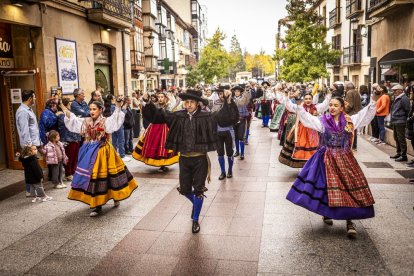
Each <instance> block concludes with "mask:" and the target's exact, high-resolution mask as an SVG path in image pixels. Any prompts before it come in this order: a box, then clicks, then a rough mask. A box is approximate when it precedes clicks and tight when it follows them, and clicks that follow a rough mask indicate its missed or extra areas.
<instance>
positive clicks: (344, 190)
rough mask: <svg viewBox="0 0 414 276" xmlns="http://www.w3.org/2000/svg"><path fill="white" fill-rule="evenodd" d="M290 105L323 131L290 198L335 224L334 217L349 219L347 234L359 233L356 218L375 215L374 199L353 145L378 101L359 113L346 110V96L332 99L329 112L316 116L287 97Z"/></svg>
mask: <svg viewBox="0 0 414 276" xmlns="http://www.w3.org/2000/svg"><path fill="white" fill-rule="evenodd" d="M285 103H286V108H287V109H292V108H295V109H296V112H297V114H298V116H299V119H300V121H301V123H302V124H303V125H304V126H305V127H308V128H311V129H314V130H316V131H318V132H320V133H321V138H320V142H319V150H318V151H317V152H316V153H315V154H314V155H313V156H312V157H311V158H310V159H309V160H308V162H307V163H306V164H305V166H304V167H303V169H302V170H301V172H300V173H299V175H298V177H297V179H296V180H295V182H294V183H293V186H292V188H291V189H290V191H289V193H288V194H287V197H286V198H287V199H288V200H289V201H291V202H293V203H294V204H296V205H299V206H302V207H304V208H306V209H308V210H309V211H312V212H314V213H317V214H319V215H321V216H323V221H324V222H325V223H326V224H328V225H332V224H333V221H332V219H336V220H346V222H347V224H346V225H347V234H348V236H349V237H355V236H356V229H355V225H354V224H353V223H352V220H353V219H366V218H372V217H374V215H375V214H374V206H373V204H374V199H373V197H372V194H371V191H370V189H369V186H368V182H367V180H366V178H365V176H364V174H363V172H362V170H361V168H360V167H359V165H358V162H357V160H356V159H355V157H354V155H353V153H352V149H351V145H352V141H353V138H354V137H353V133H354V129H357V128H360V127H364V126H366V125H368V124H369V123H370V122H371V120H372V119H373V118H374V116H375V110H376V103H375V102H374V101H372V100H371V102H370V104H369V105H368V106H367V107H365V108H364V109H363V110H361V111H360V112H359V113H357V114H355V115H353V116H348V115H346V114H345V113H344V107H345V103H344V100H343V99H342V98H332V99H331V100H330V102H329V114H327V115H323V116H321V117H319V118H318V117H316V116H312V115H311V114H310V113H309V112H306V110H304V109H303V107H301V106H293V105H292V104H291V103H290V101H287V100H285Z"/></svg>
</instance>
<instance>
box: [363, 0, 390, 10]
mask: <svg viewBox="0 0 414 276" xmlns="http://www.w3.org/2000/svg"><path fill="white" fill-rule="evenodd" d="M389 1H390V0H369V1H368V12H371V11H373V10H376V9H378V8H380V7H381V6H383V5H384V4H387V3H388V2H389Z"/></svg>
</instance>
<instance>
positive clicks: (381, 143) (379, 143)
mask: <svg viewBox="0 0 414 276" xmlns="http://www.w3.org/2000/svg"><path fill="white" fill-rule="evenodd" d="M386 144H387V143H385V142H383V141H379V142H377V145H378V146H382V145H386Z"/></svg>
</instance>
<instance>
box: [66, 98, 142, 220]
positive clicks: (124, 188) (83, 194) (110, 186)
mask: <svg viewBox="0 0 414 276" xmlns="http://www.w3.org/2000/svg"><path fill="white" fill-rule="evenodd" d="M122 103H123V98H122V97H120V98H119V99H118V101H116V108H115V110H114V112H113V114H112V115H111V116H110V117H107V118H106V117H104V116H103V115H102V113H103V109H104V107H103V105H102V103H100V102H93V103H92V104H91V105H90V117H88V118H79V117H76V116H75V115H74V114H73V113H71V112H70V111H69V110H68V109H67V108H66V107H65V106H64V105H61V106H60V107H61V108H62V110H63V111H64V112H65V125H66V127H67V128H68V129H69V131H71V132H74V133H79V134H81V135H82V136H83V137H84V138H85V141H84V143H83V145H82V147H81V148H80V150H79V160H78V167H77V168H76V172H75V175H74V176H73V181H72V187H71V190H70V192H69V195H68V198H69V199H71V200H77V201H81V202H83V203H85V204H88V205H89V207H90V208H91V209H92V211H91V213H90V216H91V217H96V216H98V215H99V214H100V213H101V211H102V206H103V205H105V204H106V203H107V202H108V201H109V200H111V199H112V200H114V206H115V207H118V206H119V204H120V201H121V200H124V199H127V198H128V197H130V196H131V194H132V192H133V191H134V190H135V189H136V188H137V187H138V183H137V181H136V180H135V179H134V177H133V176H132V174H131V173H130V172H129V170H128V168H127V167H126V166H125V164H124V162H123V161H122V159H121V157H120V156H119V155H118V153H117V152H116V151H115V149H114V147H113V146H112V144H111V143H109V141H108V136H109V134H111V133H113V132H114V131H116V130H118V129H119V128H121V126H122V124H123V123H124V118H125V113H123V112H122V110H121V108H122Z"/></svg>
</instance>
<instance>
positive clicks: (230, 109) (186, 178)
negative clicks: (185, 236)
mask: <svg viewBox="0 0 414 276" xmlns="http://www.w3.org/2000/svg"><path fill="white" fill-rule="evenodd" d="M179 97H180V98H181V99H182V100H183V101H184V107H185V110H180V111H176V112H174V113H171V112H168V111H166V110H164V109H158V108H156V107H155V105H154V104H152V103H149V104H147V105H146V106H145V107H144V108H143V114H144V116H149V117H153V116H157V118H158V119H159V121H160V122H161V121H164V122H165V123H166V124H167V125H168V126H169V128H170V130H169V132H168V137H167V140H166V143H165V148H166V149H169V150H172V151H174V152H179V153H180V159H179V168H180V175H179V180H180V187H179V188H178V191H179V193H180V194H182V195H184V196H185V197H186V198H188V199H189V200H190V201H191V203H192V204H193V212H192V215H191V218H192V220H193V226H192V232H193V233H198V232H199V231H200V224H199V223H198V219H199V215H200V212H201V208H202V206H203V200H204V193H205V192H206V191H207V188H206V186H205V181H206V179H207V177H208V174H209V169H210V165H209V159H208V155H207V153H208V152H209V151H215V150H216V149H217V125H220V126H223V127H226V126H231V125H233V124H234V123H235V120H237V119H238V111H237V107H236V105H235V103H234V102H233V100H232V98H231V91H228V90H226V91H224V98H225V100H226V101H225V103H224V105H223V108H221V109H220V111H218V112H212V113H211V112H204V111H202V110H201V107H200V103H203V105H208V103H209V101H208V99H205V98H202V92H201V91H199V90H190V89H189V90H187V91H186V92H185V93H181V94H180V95H179ZM143 100H144V101H146V102H148V97H145V96H144V97H143Z"/></svg>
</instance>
